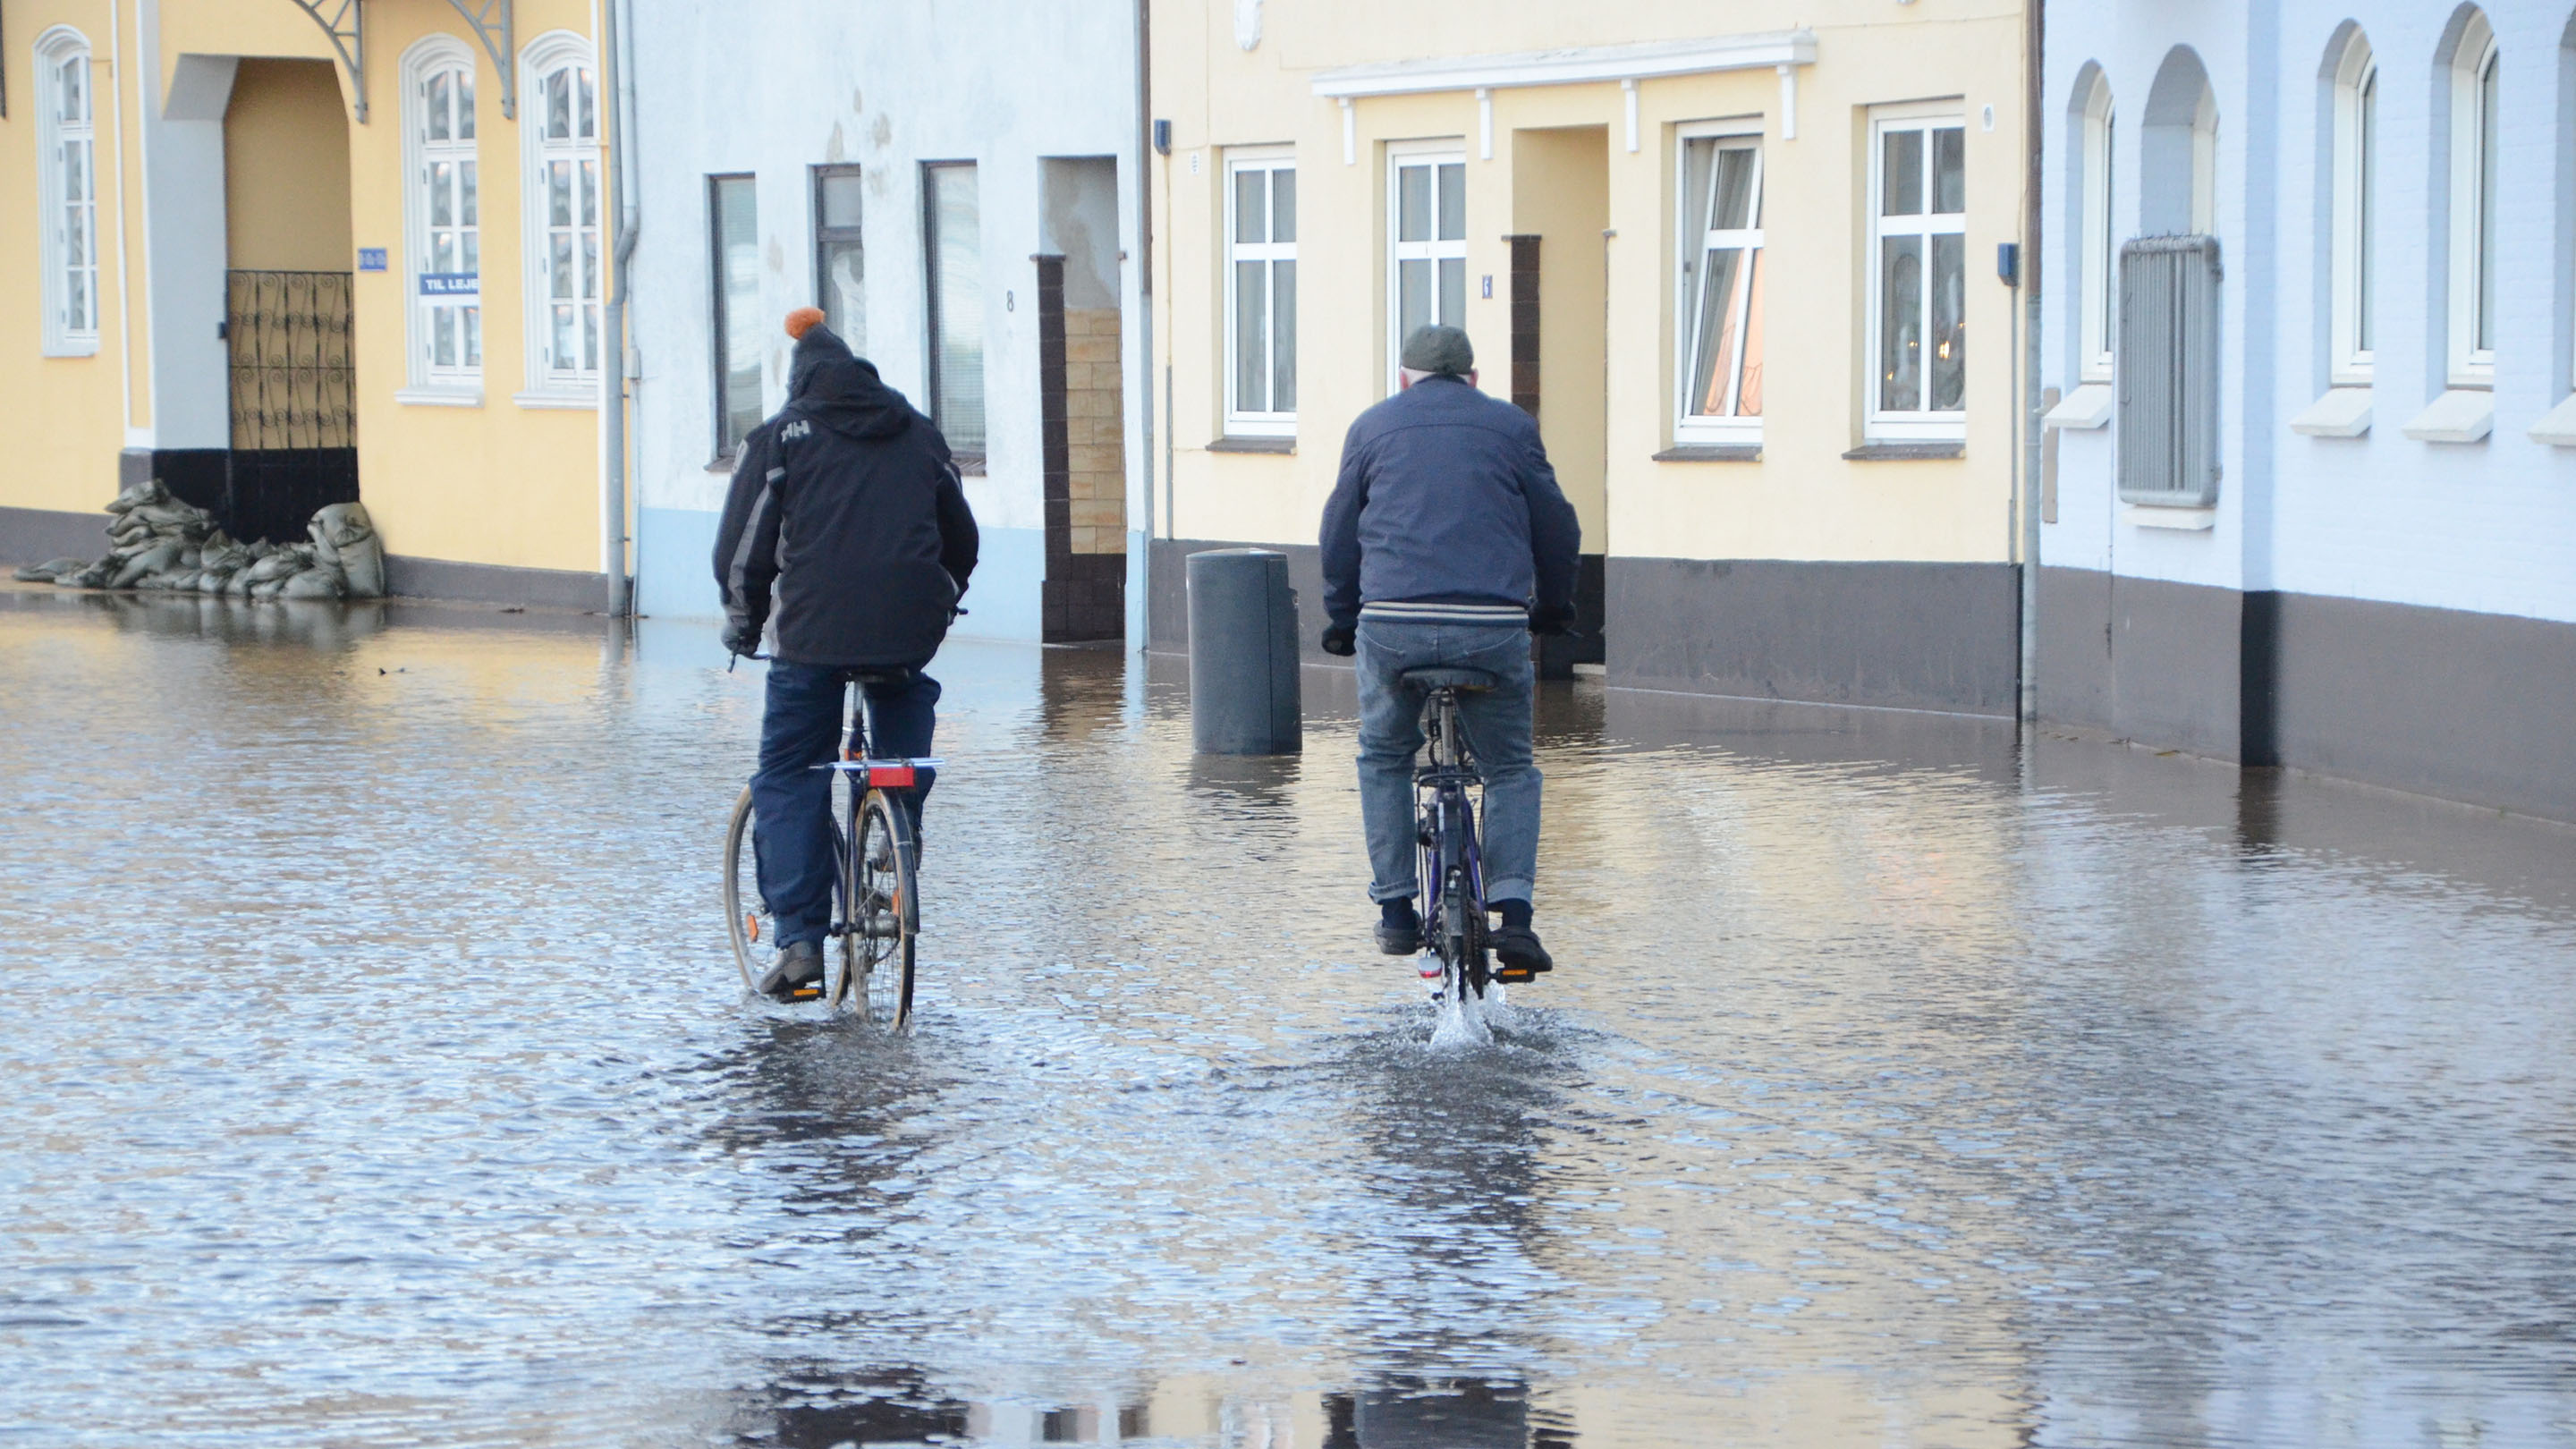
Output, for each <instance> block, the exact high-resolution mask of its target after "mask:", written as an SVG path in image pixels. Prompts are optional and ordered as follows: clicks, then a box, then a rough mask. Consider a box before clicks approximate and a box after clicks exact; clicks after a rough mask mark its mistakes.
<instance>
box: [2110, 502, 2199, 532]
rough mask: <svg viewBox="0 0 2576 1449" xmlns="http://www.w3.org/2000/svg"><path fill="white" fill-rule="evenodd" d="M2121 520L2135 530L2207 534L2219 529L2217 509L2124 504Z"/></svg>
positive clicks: (2121, 506)
mask: <svg viewBox="0 0 2576 1449" xmlns="http://www.w3.org/2000/svg"><path fill="white" fill-rule="evenodd" d="M2120 520H2121V521H2122V522H2124V523H2127V524H2129V525H2130V526H2132V527H2135V528H2164V529H2173V530H2176V531H2179V532H2183V533H2207V532H2209V531H2210V530H2212V529H2214V528H2216V527H2218V510H2217V509H2216V508H2166V507H2163V506H2160V505H2157V504H2149V503H2123V504H2121V505H2120Z"/></svg>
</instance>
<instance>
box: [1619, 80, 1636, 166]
mask: <svg viewBox="0 0 2576 1449" xmlns="http://www.w3.org/2000/svg"><path fill="white" fill-rule="evenodd" d="M1619 96H1620V99H1621V100H1623V101H1625V102H1626V103H1627V110H1628V149H1629V151H1631V152H1634V151H1635V150H1636V149H1637V83H1636V82H1635V81H1633V80H1623V81H1621V82H1619Z"/></svg>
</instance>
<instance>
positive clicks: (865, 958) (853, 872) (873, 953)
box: [832, 790, 921, 1031]
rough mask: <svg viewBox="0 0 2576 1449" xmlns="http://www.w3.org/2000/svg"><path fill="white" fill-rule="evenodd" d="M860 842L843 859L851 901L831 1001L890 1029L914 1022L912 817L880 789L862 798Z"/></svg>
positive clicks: (917, 906)
mask: <svg viewBox="0 0 2576 1449" xmlns="http://www.w3.org/2000/svg"><path fill="white" fill-rule="evenodd" d="M858 825H859V828H858V837H859V838H858V841H857V845H856V848H855V849H853V850H851V851H850V853H849V854H848V856H847V857H846V858H845V859H844V861H843V872H844V873H843V875H842V881H843V887H842V891H841V899H842V900H843V901H845V902H848V903H849V906H848V914H847V915H846V916H845V917H844V919H843V922H842V925H843V932H842V935H841V966H840V972H839V978H840V979H839V980H837V981H835V982H834V983H833V984H832V1000H833V1002H834V1003H835V1004H836V1005H844V1006H847V1007H849V1008H850V1009H852V1010H854V1011H857V1012H858V1013H860V1014H861V1015H863V1016H865V1017H866V1018H867V1019H868V1020H870V1021H872V1022H875V1023H876V1024H877V1025H879V1026H882V1027H885V1028H886V1029H887V1030H889V1031H902V1030H904V1029H905V1028H906V1027H909V1026H910V1025H911V1024H912V984H913V954H914V953H913V938H914V936H915V935H916V934H917V933H918V932H919V930H920V929H921V901H920V898H919V896H918V895H917V893H916V892H915V890H914V877H913V862H914V859H915V855H914V851H913V843H912V821H911V818H910V816H908V815H907V814H905V812H904V811H902V810H901V809H898V808H896V805H895V802H894V801H893V800H892V799H891V798H889V797H888V796H887V795H886V793H885V792H884V791H882V790H870V791H869V792H867V795H866V797H865V798H864V799H863V800H862V801H861V802H860V807H859V820H858Z"/></svg>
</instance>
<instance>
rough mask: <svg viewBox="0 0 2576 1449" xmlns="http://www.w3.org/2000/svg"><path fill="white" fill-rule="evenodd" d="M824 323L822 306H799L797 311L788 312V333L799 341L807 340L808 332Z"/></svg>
mask: <svg viewBox="0 0 2576 1449" xmlns="http://www.w3.org/2000/svg"><path fill="white" fill-rule="evenodd" d="M822 324H823V309H822V308H820V307H799V308H797V309H796V310H795V311H793V312H790V313H788V314H787V335H788V336H790V337H793V338H795V339H796V340H797V341H799V342H802V341H804V340H805V334H806V333H808V332H811V331H813V330H814V329H815V328H817V327H819V326H821V325H822Z"/></svg>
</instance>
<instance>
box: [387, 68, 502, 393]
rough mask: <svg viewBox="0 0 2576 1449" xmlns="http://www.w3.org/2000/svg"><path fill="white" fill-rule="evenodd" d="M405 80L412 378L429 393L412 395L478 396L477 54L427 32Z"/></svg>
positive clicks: (480, 289)
mask: <svg viewBox="0 0 2576 1449" xmlns="http://www.w3.org/2000/svg"><path fill="white" fill-rule="evenodd" d="M402 79H403V151H404V157H405V160H406V161H407V162H409V164H408V165H407V166H406V167H405V172H406V175H407V176H408V178H409V181H410V188H409V192H408V196H407V200H406V204H405V206H404V210H405V212H406V213H407V217H406V220H407V221H408V223H409V227H410V231H411V238H410V241H411V245H410V247H409V249H408V250H409V252H410V258H411V260H410V266H409V268H408V269H407V270H408V273H409V277H410V281H411V287H412V300H413V306H412V309H411V318H412V339H411V354H412V386H413V387H414V388H415V389H418V390H420V391H421V392H422V393H424V394H426V395H424V396H418V397H414V398H413V399H411V400H412V401H419V402H457V401H479V400H480V399H481V397H482V390H483V223H482V203H481V187H480V177H479V175H478V172H479V170H480V165H479V161H478V157H477V151H476V146H475V135H474V133H475V125H474V119H475V118H474V54H473V52H472V51H469V50H467V49H466V48H465V43H464V42H463V41H461V40H458V39H456V38H455V37H454V36H448V35H433V36H430V37H428V38H427V39H424V40H422V41H421V42H419V43H418V44H416V45H414V46H413V47H412V48H411V49H410V50H409V51H407V52H405V53H404V55H403V64H402Z"/></svg>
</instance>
